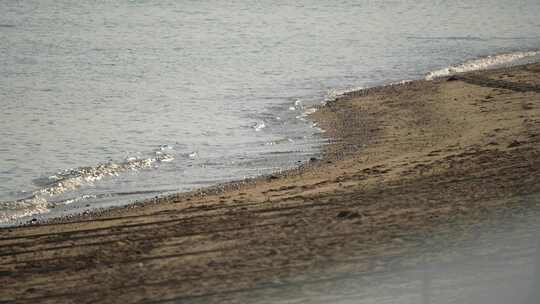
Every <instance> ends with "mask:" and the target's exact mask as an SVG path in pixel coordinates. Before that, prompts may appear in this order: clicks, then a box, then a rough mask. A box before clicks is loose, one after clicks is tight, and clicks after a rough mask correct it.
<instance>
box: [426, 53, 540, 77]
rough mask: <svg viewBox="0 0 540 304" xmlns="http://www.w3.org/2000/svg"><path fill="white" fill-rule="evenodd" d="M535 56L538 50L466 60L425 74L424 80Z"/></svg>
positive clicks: (501, 64) (487, 67)
mask: <svg viewBox="0 0 540 304" xmlns="http://www.w3.org/2000/svg"><path fill="white" fill-rule="evenodd" d="M537 55H540V50H534V51H528V52H513V53H503V54H498V55H490V56H486V57H482V58H478V59H473V60H468V61H465V62H464V63H461V64H457V65H451V66H449V67H446V68H442V69H439V70H435V71H432V72H429V73H427V74H426V76H425V79H426V80H433V79H435V78H439V77H445V76H450V75H454V74H459V73H465V72H472V71H478V70H485V69H489V68H493V67H498V66H503V65H506V64H511V63H512V62H515V61H518V60H521V59H525V58H529V57H534V56H537Z"/></svg>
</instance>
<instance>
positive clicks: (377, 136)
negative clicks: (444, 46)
mask: <svg viewBox="0 0 540 304" xmlns="http://www.w3.org/2000/svg"><path fill="white" fill-rule="evenodd" d="M539 105H540V64H530V65H525V66H517V67H510V68H503V69H497V70H489V71H481V72H471V73H466V74H460V75H457V76H452V77H445V78H440V79H436V80H433V81H425V80H418V81H412V82H408V83H404V84H400V85H392V86H384V87H378V88H372V89H367V90H362V91H357V92H352V93H349V94H346V95H344V96H343V97H341V98H339V99H337V100H335V101H333V102H329V103H328V104H327V105H325V106H324V107H321V108H320V109H319V111H317V112H316V113H314V114H312V116H311V118H312V119H313V120H314V121H316V122H317V123H318V126H320V127H321V128H322V129H323V130H325V133H324V134H325V136H328V138H329V139H331V144H329V145H328V146H326V147H325V150H324V152H323V157H322V158H320V159H311V160H310V161H309V162H308V163H306V164H305V165H303V166H302V167H300V168H298V169H295V170H290V171H287V172H284V173H280V174H275V175H271V176H265V177H260V178H257V179H254V180H250V181H247V182H241V183H230V184H227V185H222V186H218V187H214V188H210V189H202V190H199V191H195V192H191V193H183V194H178V195H174V196H170V197H167V198H162V199H156V200H154V201H148V202H145V203H144V204H137V205H133V206H130V207H127V208H118V209H114V210H108V211H103V212H99V213H95V214H87V215H82V216H80V217H77V218H69V219H58V220H55V221H53V222H50V223H43V224H35V225H29V226H26V227H15V228H6V229H1V230H0V286H1V288H0V303H12V302H13V303H30V302H33V303H35V302H38V303H58V302H61V303H169V302H170V303H246V302H254V300H253V299H254V298H253V295H254V293H257V298H258V299H270V298H271V297H272V296H273V295H275V294H279V293H281V292H283V290H285V289H286V288H291V286H294V288H300V289H301V288H307V287H306V286H312V288H314V289H317V288H318V287H313V286H319V287H320V286H326V285H328V284H330V285H331V284H332V282H334V281H335V280H336V279H337V278H340V277H343V276H344V275H347V276H357V277H363V276H367V275H372V274H374V273H385V272H387V271H391V270H392V271H394V270H396V269H400V268H403V267H409V266H410V265H414V264H415V263H420V260H419V259H418V253H419V252H424V251H426V250H431V251H433V250H435V251H436V250H438V249H437V248H439V247H445V246H452V244H454V243H457V242H459V241H463V240H470V239H471V238H473V237H474V231H476V229H477V227H478V226H479V225H488V226H490V225H491V226H498V225H499V224H501V225H502V224H504V223H505V221H507V220H508V219H509V218H512V219H515V218H519V217H521V216H525V215H531V214H537V212H538V210H540V106H539ZM531 235H533V238H534V235H535V232H534V231H532V232H531ZM536 235H537V231H536ZM427 240H429V242H430V245H429V246H428V245H427V244H426V241H427ZM407 265H408V266H407ZM317 284H319V285H317ZM268 301H269V302H270V300H268ZM259 302H261V303H262V302H264V301H262V300H260V301H259ZM299 302H301V301H299ZM323 302H324V301H323Z"/></svg>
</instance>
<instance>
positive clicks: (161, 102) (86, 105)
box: [0, 0, 540, 224]
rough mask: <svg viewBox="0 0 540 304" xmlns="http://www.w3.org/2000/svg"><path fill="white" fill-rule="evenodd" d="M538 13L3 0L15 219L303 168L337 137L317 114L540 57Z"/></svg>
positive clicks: (0, 131) (11, 218) (1, 204)
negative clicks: (376, 91)
mask: <svg viewBox="0 0 540 304" xmlns="http://www.w3.org/2000/svg"><path fill="white" fill-rule="evenodd" d="M538 16H540V2H539V1H537V0H517V1H503V0H477V1H440V0H439V1H437V0H436V1H433V0H429V1H428V0H414V1H412V0H404V1H385V0H380V1H368V0H364V1H350V0H343V1H320V0H306V1H294V2H293V1H256V2H255V1H143V0H132V1H126V0H123V1H119V0H115V1H60V0H55V1H52V0H39V1H31V0H24V1H0V106H1V111H0V222H1V223H2V224H13V223H16V221H17V219H24V218H25V217H28V216H32V215H34V216H35V215H36V214H45V215H47V214H48V215H50V216H59V215H63V214H67V213H69V212H74V211H77V212H78V211H82V210H86V209H92V208H103V207H110V206H117V205H121V204H127V203H130V202H133V201H135V200H141V199H145V198H149V197H154V196H160V195H165V194H168V193H173V192H178V191H187V190H191V189H195V188H199V187H203V186H208V185H213V184H216V183H220V182H225V181H229V180H238V179H243V178H246V177H252V176H256V175H260V174H265V173H269V172H273V171H278V170H282V169H286V168H289V167H293V166H295V165H297V164H298V163H299V162H303V161H305V160H306V159H309V158H310V157H311V156H314V155H317V154H318V153H319V149H320V146H321V145H322V144H324V142H325V141H324V139H323V137H322V136H321V132H322V131H321V130H320V129H318V128H317V127H316V125H314V124H313V122H311V121H309V119H306V117H305V116H306V115H305V113H306V111H309V109H310V108H311V107H313V106H314V105H317V104H319V103H321V102H323V101H324V100H325V99H328V98H332V96H333V95H335V93H336V92H340V91H343V90H347V89H350V88H354V87H366V86H373V85H378V84H384V83H390V82H394V81H400V80H403V79H418V78H423V77H424V76H425V75H426V74H427V73H429V72H430V71H438V70H440V69H444V68H445V67H447V66H450V65H453V64H460V63H463V62H468V61H470V60H475V59H477V61H472V62H473V63H474V64H473V66H479V67H485V66H484V65H482V64H481V63H482V62H483V61H482V58H486V56H489V55H496V54H510V55H509V56H505V57H501V58H502V59H503V61H510V60H507V59H508V58H511V59H523V58H526V57H531V56H537V57H538V53H537V50H538V49H540V34H539V33H540V18H538ZM478 59H479V60H480V61H478ZM487 62H488V63H491V62H492V61H491V60H489V61H487ZM478 63H479V64H478Z"/></svg>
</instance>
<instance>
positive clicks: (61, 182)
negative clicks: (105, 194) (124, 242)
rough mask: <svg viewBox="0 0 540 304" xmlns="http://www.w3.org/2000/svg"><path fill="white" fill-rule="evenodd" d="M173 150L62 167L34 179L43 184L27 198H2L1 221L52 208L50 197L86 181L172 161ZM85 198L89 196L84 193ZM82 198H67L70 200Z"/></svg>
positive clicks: (166, 147)
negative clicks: (71, 167)
mask: <svg viewBox="0 0 540 304" xmlns="http://www.w3.org/2000/svg"><path fill="white" fill-rule="evenodd" d="M169 150H172V147H171V146H168V145H164V146H160V148H159V149H158V150H156V151H154V152H153V153H152V154H153V155H152V156H151V157H148V158H136V157H129V158H127V159H126V160H125V161H123V162H120V163H114V162H109V163H105V164H99V165H97V166H94V167H80V168H75V169H67V170H62V171H59V172H57V173H55V174H53V175H50V176H48V177H45V178H39V179H36V180H34V184H35V185H37V186H39V187H40V188H39V189H38V190H36V191H34V192H32V194H31V195H30V196H29V197H27V198H24V199H20V200H15V201H7V202H0V223H3V222H7V221H11V220H15V219H17V218H20V217H25V216H30V215H33V214H42V213H47V212H49V211H50V208H52V207H54V205H56V204H52V203H50V202H49V200H48V198H50V197H53V196H55V195H59V194H62V193H64V192H66V191H70V190H75V189H77V188H80V187H82V186H84V185H91V184H93V183H94V182H96V181H99V180H101V179H103V178H105V177H108V176H118V175H119V174H120V173H122V172H126V171H138V170H142V169H146V168H150V167H152V166H157V165H158V164H159V163H161V162H170V161H172V160H174V157H173V156H172V155H171V154H169V153H167V151H169ZM81 198H86V197H85V196H81ZM78 200H80V199H71V200H66V201H64V203H65V204H70V203H74V202H76V201H78Z"/></svg>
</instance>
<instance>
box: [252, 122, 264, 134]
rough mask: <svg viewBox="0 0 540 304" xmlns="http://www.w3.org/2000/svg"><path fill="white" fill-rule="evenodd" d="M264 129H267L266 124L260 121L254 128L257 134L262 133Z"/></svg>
mask: <svg viewBox="0 0 540 304" xmlns="http://www.w3.org/2000/svg"><path fill="white" fill-rule="evenodd" d="M264 128H266V124H265V123H264V121H259V122H257V123H256V124H255V125H254V126H253V129H255V131H257V132H258V131H261V130H262V129H264Z"/></svg>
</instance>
